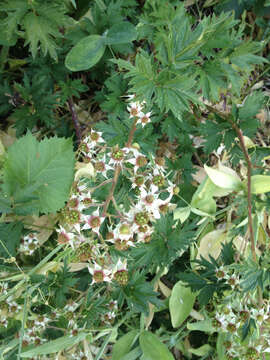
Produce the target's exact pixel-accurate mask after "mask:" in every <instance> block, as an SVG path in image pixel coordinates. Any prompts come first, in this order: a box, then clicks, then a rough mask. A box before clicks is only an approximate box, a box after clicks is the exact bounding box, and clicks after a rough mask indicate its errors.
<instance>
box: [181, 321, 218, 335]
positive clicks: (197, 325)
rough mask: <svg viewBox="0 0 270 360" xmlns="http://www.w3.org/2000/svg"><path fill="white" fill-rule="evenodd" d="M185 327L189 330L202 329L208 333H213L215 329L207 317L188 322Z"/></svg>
mask: <svg viewBox="0 0 270 360" xmlns="http://www.w3.org/2000/svg"><path fill="white" fill-rule="evenodd" d="M187 328H188V330H190V331H202V332H206V333H210V334H213V333H214V332H215V331H216V329H215V328H214V327H213V326H212V322H211V320H208V319H206V320H202V321H197V322H193V323H190V322H188V323H187Z"/></svg>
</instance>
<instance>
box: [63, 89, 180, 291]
mask: <svg viewBox="0 0 270 360" xmlns="http://www.w3.org/2000/svg"><path fill="white" fill-rule="evenodd" d="M129 99H130V100H132V102H130V103H129V105H128V107H127V110H128V112H129V116H130V118H132V119H133V121H134V123H133V130H134V131H133V130H131V133H132V132H133V133H134V132H135V130H136V127H140V126H142V127H144V126H145V125H146V124H147V123H149V122H150V115H151V112H148V113H144V112H143V111H142V110H143V107H144V103H139V102H137V101H134V96H130V97H129ZM79 156H81V159H82V162H81V168H82V167H83V166H85V168H87V169H88V170H87V171H89V174H90V176H89V174H86V176H82V177H79V178H78V179H77V181H76V182H75V183H74V186H73V190H72V193H71V196H70V199H69V201H68V203H67V205H66V207H65V208H64V209H63V211H62V222H61V225H60V226H59V229H58V230H57V232H58V242H59V243H66V244H69V245H70V246H71V247H72V248H73V249H74V250H75V251H76V254H77V258H79V259H80V260H81V261H88V262H89V265H88V269H89V272H90V274H91V275H92V279H93V280H92V283H100V282H110V281H112V280H114V281H116V282H118V283H119V284H121V285H125V284H126V283H127V281H128V271H127V263H126V262H122V260H121V259H118V260H117V259H116V262H115V261H112V260H111V258H110V255H109V254H110V249H111V247H113V248H114V249H115V250H117V251H126V250H127V249H128V248H130V247H134V246H137V245H138V244H140V243H148V242H149V241H151V237H152V236H153V233H154V226H153V225H154V223H155V221H156V220H158V219H159V218H160V217H161V215H162V214H165V213H166V212H167V211H168V210H169V209H170V207H171V200H172V197H173V195H174V194H175V189H176V188H175V186H174V185H173V183H172V181H171V180H170V179H168V177H167V176H166V166H165V159H164V158H161V157H160V156H159V157H154V156H151V157H150V158H149V157H148V156H146V154H144V153H143V152H141V151H140V148H139V146H138V145H136V144H135V145H132V138H129V140H128V142H127V143H126V145H125V146H124V147H120V146H119V145H116V146H114V147H108V146H107V145H106V143H105V141H104V139H103V134H102V133H101V132H96V131H94V130H91V132H90V134H89V135H88V136H87V137H86V138H85V139H84V140H83V142H82V143H81V145H80V148H79ZM89 178H90V179H89ZM120 178H121V180H120ZM119 184H120V186H121V185H123V184H125V186H127V185H128V186H129V189H128V190H127V189H126V192H127V194H126V197H125V198H123V197H122V198H119V196H118V194H116V188H117V186H118V185H119ZM103 189H104V191H103ZM117 191H119V189H118V188H117ZM106 192H107V194H106ZM104 194H106V197H105V196H104ZM104 198H105V200H104ZM86 248H87V254H88V255H87V256H84V255H85V252H84V251H83V250H82V249H86Z"/></svg>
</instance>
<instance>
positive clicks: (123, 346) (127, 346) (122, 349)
mask: <svg viewBox="0 0 270 360" xmlns="http://www.w3.org/2000/svg"><path fill="white" fill-rule="evenodd" d="M137 334H138V331H137V330H131V331H130V332H128V333H127V334H125V335H124V336H122V337H121V338H120V339H119V340H118V341H117V342H116V343H115V345H114V347H113V351H112V360H122V357H123V356H124V355H126V354H128V353H129V352H130V350H131V347H132V344H133V343H134V340H135V338H136V336H137Z"/></svg>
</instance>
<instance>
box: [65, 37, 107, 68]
mask: <svg viewBox="0 0 270 360" xmlns="http://www.w3.org/2000/svg"><path fill="white" fill-rule="evenodd" d="M105 48H106V46H105V42H104V38H103V37H102V36H100V35H90V36H87V37H85V38H83V39H82V40H80V41H79V42H78V44H76V45H75V46H74V47H73V48H72V49H71V50H70V52H69V53H68V54H67V57H66V60H65V65H66V67H67V68H68V69H69V70H71V71H81V70H88V69H90V68H91V67H93V66H94V65H96V63H97V62H98V61H99V60H100V59H101V57H102V55H103V54H104V51H105Z"/></svg>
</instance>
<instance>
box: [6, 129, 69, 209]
mask: <svg viewBox="0 0 270 360" xmlns="http://www.w3.org/2000/svg"><path fill="white" fill-rule="evenodd" d="M73 173H74V152H73V146H72V141H71V139H64V138H57V137H54V138H50V139H48V138H45V139H44V140H42V141H41V142H38V141H37V140H36V138H35V137H34V136H33V135H32V134H31V133H28V134H27V135H25V136H24V137H22V138H20V139H19V140H17V141H16V142H15V143H14V144H13V145H12V146H11V147H10V148H9V149H8V152H7V159H6V161H5V164H4V169H3V179H4V185H3V192H4V195H6V196H8V197H10V198H11V197H12V198H13V199H14V203H15V206H16V203H18V202H20V203H23V202H26V204H24V205H23V206H26V205H27V202H29V201H31V207H30V209H29V210H28V211H26V213H27V214H32V213H37V212H44V213H49V212H56V211H57V210H59V209H60V208H61V207H63V206H64V204H65V201H66V200H67V198H68V196H69V191H70V187H71V184H72V181H73ZM15 211H16V207H15Z"/></svg>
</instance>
